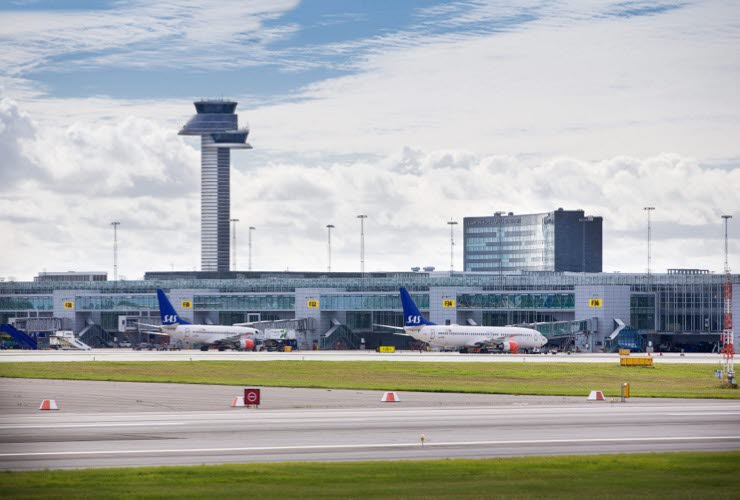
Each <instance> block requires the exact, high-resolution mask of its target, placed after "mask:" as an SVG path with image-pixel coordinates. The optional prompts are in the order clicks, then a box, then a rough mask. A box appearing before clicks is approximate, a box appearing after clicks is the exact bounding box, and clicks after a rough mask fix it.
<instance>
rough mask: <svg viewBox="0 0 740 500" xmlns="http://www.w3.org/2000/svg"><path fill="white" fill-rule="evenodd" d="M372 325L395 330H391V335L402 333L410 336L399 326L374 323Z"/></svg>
mask: <svg viewBox="0 0 740 500" xmlns="http://www.w3.org/2000/svg"><path fill="white" fill-rule="evenodd" d="M373 326H377V327H378V328H389V329H391V330H396V331H395V332H393V335H403V336H404V337H411V335H409V334H408V333H406V329H405V328H401V327H400V326H391V325H376V324H373Z"/></svg>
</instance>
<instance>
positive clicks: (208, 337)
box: [139, 289, 259, 351]
mask: <svg viewBox="0 0 740 500" xmlns="http://www.w3.org/2000/svg"><path fill="white" fill-rule="evenodd" d="M157 300H158V301H159V314H160V316H161V317H162V325H147V324H145V323H139V324H140V325H142V326H147V327H150V328H157V329H158V330H159V331H158V332H149V333H153V334H155V335H169V336H170V338H172V339H174V340H180V341H182V342H187V343H189V344H201V348H200V350H201V351H207V350H208V348H209V347H210V346H214V347H218V349H219V350H224V349H226V348H232V349H237V350H240V351H244V350H247V351H251V350H252V349H254V345H255V344H254V339H255V335H258V334H259V330H257V329H256V328H251V327H248V326H246V325H248V324H249V323H241V324H239V325H234V326H223V325H193V324H192V323H189V322H188V321H185V320H184V319H182V318H180V316H179V315H178V314H177V312H176V311H175V308H174V307H172V304H170V301H169V300H168V299H167V296H166V295H165V294H164V292H163V291H162V290H161V289H157Z"/></svg>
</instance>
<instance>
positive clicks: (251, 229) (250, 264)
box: [248, 226, 257, 271]
mask: <svg viewBox="0 0 740 500" xmlns="http://www.w3.org/2000/svg"><path fill="white" fill-rule="evenodd" d="M255 229H257V228H256V227H253V226H249V269H248V271H251V270H252V231H254V230H255Z"/></svg>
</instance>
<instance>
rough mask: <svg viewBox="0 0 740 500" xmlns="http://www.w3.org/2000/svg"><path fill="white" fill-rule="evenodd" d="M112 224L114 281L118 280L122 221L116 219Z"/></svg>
mask: <svg viewBox="0 0 740 500" xmlns="http://www.w3.org/2000/svg"><path fill="white" fill-rule="evenodd" d="M110 225H111V226H113V281H118V226H120V225H121V223H120V222H119V221H117V220H116V221H113V222H111V223H110Z"/></svg>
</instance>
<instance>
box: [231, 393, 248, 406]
mask: <svg viewBox="0 0 740 500" xmlns="http://www.w3.org/2000/svg"><path fill="white" fill-rule="evenodd" d="M243 406H247V405H246V404H244V396H236V397H235V398H234V401H232V402H231V407H232V408H237V407H243Z"/></svg>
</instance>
